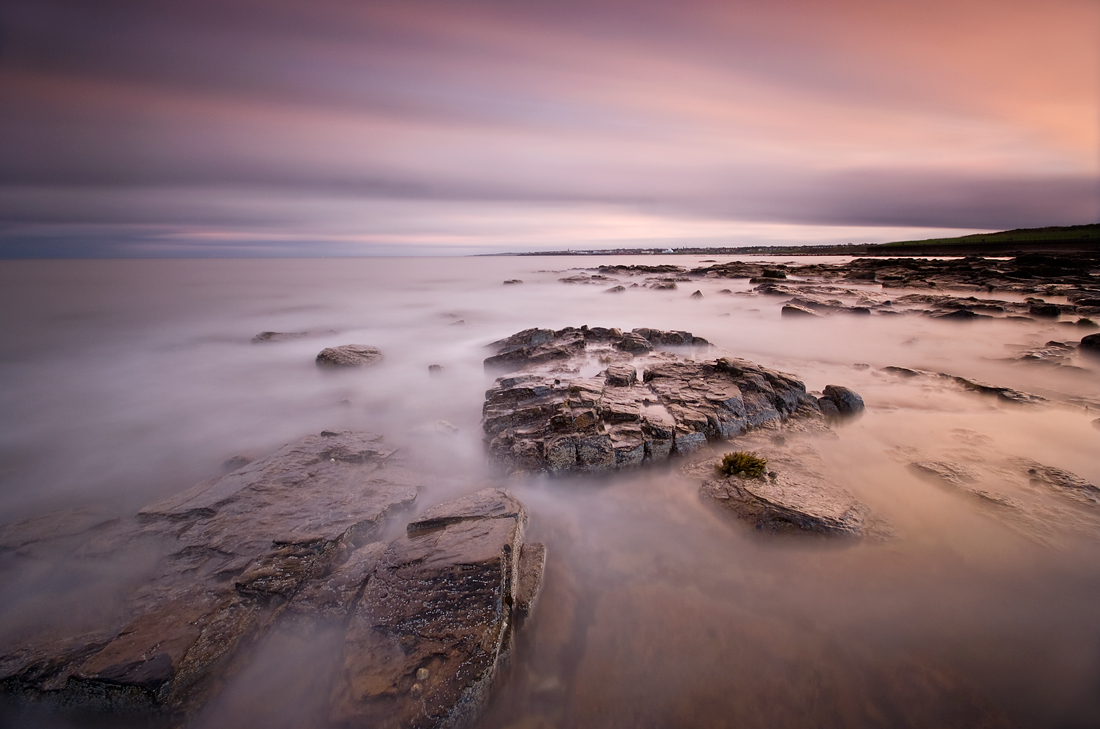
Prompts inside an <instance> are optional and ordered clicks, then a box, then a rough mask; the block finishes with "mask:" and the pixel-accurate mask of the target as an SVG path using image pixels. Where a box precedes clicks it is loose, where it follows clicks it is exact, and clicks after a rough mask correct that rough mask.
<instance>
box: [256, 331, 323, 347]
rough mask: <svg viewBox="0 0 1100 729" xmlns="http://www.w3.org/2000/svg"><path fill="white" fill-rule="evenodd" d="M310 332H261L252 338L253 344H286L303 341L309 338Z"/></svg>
mask: <svg viewBox="0 0 1100 729" xmlns="http://www.w3.org/2000/svg"><path fill="white" fill-rule="evenodd" d="M308 336H309V332H260V333H259V334H257V335H256V336H254V337H252V343H253V344H263V343H264V342H286V341H290V340H292V339H302V338H303V337H308Z"/></svg>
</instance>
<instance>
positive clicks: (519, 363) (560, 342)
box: [485, 326, 710, 372]
mask: <svg viewBox="0 0 1100 729" xmlns="http://www.w3.org/2000/svg"><path fill="white" fill-rule="evenodd" d="M588 344H609V345H612V346H614V347H615V348H616V349H619V350H621V351H624V352H649V351H651V350H652V349H653V348H654V347H684V346H695V347H706V346H710V343H709V342H708V341H707V340H705V339H703V338H702V337H695V336H692V334H691V333H690V332H663V331H660V330H658V329H646V328H641V329H635V330H634V331H632V332H627V333H626V334H624V333H623V332H622V331H621V330H619V329H606V328H604V327H587V326H584V327H580V328H577V327H566V328H565V329H559V330H558V331H554V330H553V329H525V330H523V331H522V332H518V333H516V334H513V335H512V336H510V337H508V338H506V339H501V340H499V341H496V342H493V343H492V344H490V345H489V347H490V348H492V349H494V350H496V354H495V355H493V356H491V357H487V358H486V359H485V368H486V369H488V370H499V371H504V372H512V371H515V370H518V369H523V368H525V367H531V366H533V365H539V364H544V363H547V362H553V361H555V360H567V359H570V358H572V357H575V356H577V355H578V354H580V353H582V352H584V351H585V347H586V346H588Z"/></svg>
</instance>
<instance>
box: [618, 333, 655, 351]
mask: <svg viewBox="0 0 1100 729" xmlns="http://www.w3.org/2000/svg"><path fill="white" fill-rule="evenodd" d="M615 349H621V350H622V351H624V352H652V351H653V345H652V344H650V343H649V340H648V339H646V338H645V337H643V336H642V335H640V334H638V333H636V332H627V333H626V334H624V335H623V338H622V339H620V340H619V341H618V342H616V343H615Z"/></svg>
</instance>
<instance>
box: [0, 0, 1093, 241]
mask: <svg viewBox="0 0 1100 729" xmlns="http://www.w3.org/2000/svg"><path fill="white" fill-rule="evenodd" d="M1098 221H1100V3H1098V2H1096V0H1044V2H1041V3H1040V2H1034V0H965V2H960V1H959V0H922V2H919V3H916V2H912V0H905V1H900V0H830V2H828V3H822V2H813V1H811V0H772V1H771V2H768V3H761V2H747V1H744V0H726V1H724V2H718V1H715V0H677V2H667V1H665V2H650V1H648V0H641V1H631V2H627V1H625V0H577V1H575V0H539V1H537V2H536V1H535V0H348V1H344V0H310V1H309V2H306V1H305V0H298V1H296V2H291V1H290V0H187V2H167V0H159V1H155V0H142V1H138V0H133V1H130V0H97V1H96V2H88V1H87V0H73V1H72V2H68V1H66V0H5V2H3V3H0V257H3V258H20V257H129V256H168V257H172V256H250V255H257V256H354V255H438V254H470V253H487V252H503V251H526V250H563V249H594V248H609V247H652V246H661V247H679V246H707V245H710V246H736V245H769V244H791V243H796V244H801V243H808V244H809V243H844V242H885V241H890V240H910V239H920V238H929V237H938V236H942V235H958V234H965V233H972V232H977V231H988V230H1002V229H1010V228H1017V227H1034V226H1045V225H1073V224H1081V223H1092V222H1098Z"/></svg>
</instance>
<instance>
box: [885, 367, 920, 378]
mask: <svg viewBox="0 0 1100 729" xmlns="http://www.w3.org/2000/svg"><path fill="white" fill-rule="evenodd" d="M882 371H883V372H889V373H890V374H891V375H898V376H899V377H921V376H924V375H928V374H930V373H928V372H925V371H923V370H914V369H911V368H909V367H897V366H895V365H889V366H887V367H883V368H882Z"/></svg>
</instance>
